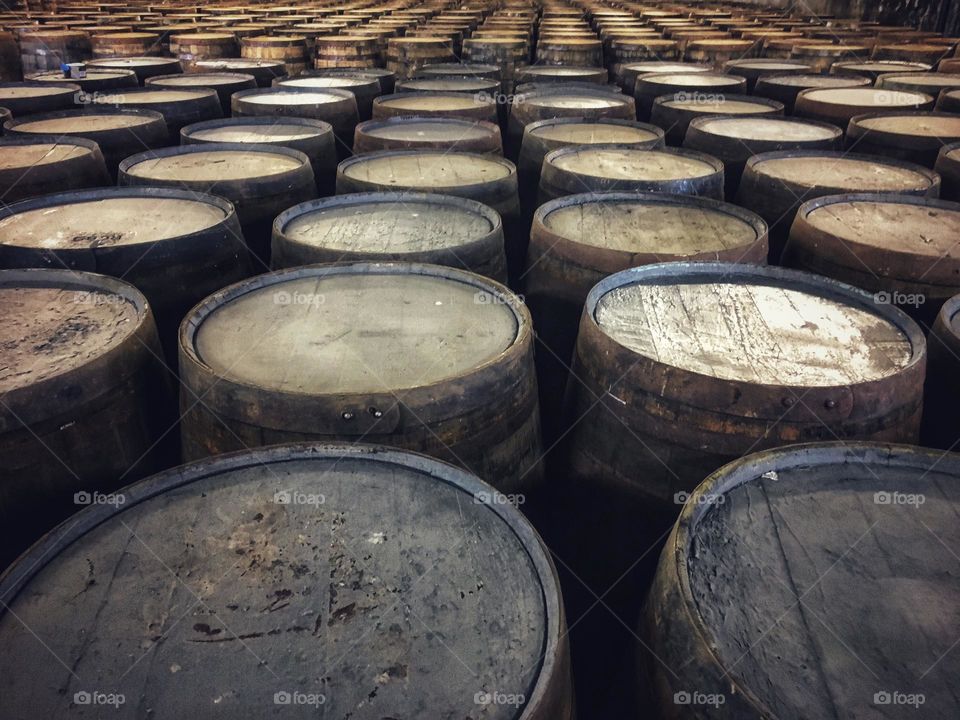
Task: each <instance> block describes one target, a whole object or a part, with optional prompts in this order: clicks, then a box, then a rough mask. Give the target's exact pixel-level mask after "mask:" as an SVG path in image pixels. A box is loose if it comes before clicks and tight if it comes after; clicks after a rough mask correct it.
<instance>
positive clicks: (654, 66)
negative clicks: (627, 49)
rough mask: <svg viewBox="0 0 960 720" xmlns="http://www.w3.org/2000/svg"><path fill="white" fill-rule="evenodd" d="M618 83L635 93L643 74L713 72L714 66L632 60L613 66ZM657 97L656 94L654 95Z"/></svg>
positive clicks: (627, 91)
mask: <svg viewBox="0 0 960 720" xmlns="http://www.w3.org/2000/svg"><path fill="white" fill-rule="evenodd" d="M611 72H612V73H613V78H614V80H615V81H616V83H617V85H619V86H620V87H621V88H623V91H624V92H625V93H626V94H627V95H634V94H635V92H636V87H637V78H638V77H640V76H641V75H653V74H662V73H704V72H713V66H711V65H702V64H700V63H685V62H669V61H662V60H645V61H643V62H630V63H624V64H623V65H618V66H616V65H615V66H613V67H612V68H611ZM654 97H656V96H654Z"/></svg>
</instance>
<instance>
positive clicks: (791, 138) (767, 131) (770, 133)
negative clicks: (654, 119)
mask: <svg viewBox="0 0 960 720" xmlns="http://www.w3.org/2000/svg"><path fill="white" fill-rule="evenodd" d="M842 142H843V130H841V129H840V128H838V127H837V126H836V125H830V124H828V123H821V122H816V121H814V120H800V119H797V118H788V117H779V116H774V115H765V116H754V117H736V116H733V117H723V116H713V117H698V118H694V119H693V120H691V121H690V125H689V127H688V128H687V133H686V135H685V136H684V140H683V147H685V148H689V149H690V150H697V151H699V152H702V153H706V154H707V155H712V156H713V157H715V158H717V159H719V160H721V161H722V162H723V169H724V188H725V191H724V195H725V197H726V198H727V199H728V200H732V199H733V198H734V197H735V196H736V194H737V188H738V187H739V186H740V178H741V176H742V175H743V168H744V166H745V165H746V163H747V160H749V159H750V158H751V157H753V156H754V155H758V154H759V153H764V152H773V151H776V150H839V149H840V147H841V144H842Z"/></svg>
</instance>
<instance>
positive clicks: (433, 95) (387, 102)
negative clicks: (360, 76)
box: [374, 92, 490, 113]
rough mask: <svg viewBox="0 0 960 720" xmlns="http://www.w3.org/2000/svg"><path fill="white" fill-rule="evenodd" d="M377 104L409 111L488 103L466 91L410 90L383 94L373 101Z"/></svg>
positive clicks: (459, 108) (471, 106)
mask: <svg viewBox="0 0 960 720" xmlns="http://www.w3.org/2000/svg"><path fill="white" fill-rule="evenodd" d="M374 102H375V103H376V104H377V105H383V106H386V107H391V108H397V109H399V110H409V111H410V112H411V113H416V112H424V111H433V112H442V111H444V110H466V109H469V108H475V107H478V106H480V105H489V104H490V102H489V101H488V100H487V99H486V98H484V97H478V96H476V95H468V94H466V93H441V92H410V93H397V94H395V95H383V96H381V97H379V98H377V99H376V100H375V101H374Z"/></svg>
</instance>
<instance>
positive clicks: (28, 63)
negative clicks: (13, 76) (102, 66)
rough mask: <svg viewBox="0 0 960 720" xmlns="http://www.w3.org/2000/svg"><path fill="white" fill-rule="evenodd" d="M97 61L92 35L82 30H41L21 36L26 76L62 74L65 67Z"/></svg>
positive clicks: (30, 31) (23, 65) (22, 61)
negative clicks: (59, 72) (46, 71)
mask: <svg viewBox="0 0 960 720" xmlns="http://www.w3.org/2000/svg"><path fill="white" fill-rule="evenodd" d="M92 57H93V47H92V45H91V44H90V35H88V34H87V33H85V32H83V31H82V30H63V29H52V30H47V29H45V28H43V27H38V28H37V29H36V30H32V29H31V30H29V31H27V32H23V33H20V62H21V65H22V67H23V73H24V75H26V74H27V73H34V72H41V71H43V70H56V71H59V70H60V66H61V65H62V64H64V63H80V62H84V61H85V60H90V59H91V58H92Z"/></svg>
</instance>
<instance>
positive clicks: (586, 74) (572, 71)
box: [516, 65, 608, 85]
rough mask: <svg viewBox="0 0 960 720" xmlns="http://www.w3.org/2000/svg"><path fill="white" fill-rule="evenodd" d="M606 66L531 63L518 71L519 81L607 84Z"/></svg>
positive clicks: (517, 79) (517, 78)
mask: <svg viewBox="0 0 960 720" xmlns="http://www.w3.org/2000/svg"><path fill="white" fill-rule="evenodd" d="M607 80H608V76H607V69H606V68H604V67H577V66H575V65H529V66H527V67H525V68H523V69H521V70H519V71H518V72H517V77H516V81H517V82H518V83H569V82H587V83H596V84H598V85H606V84H607Z"/></svg>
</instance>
